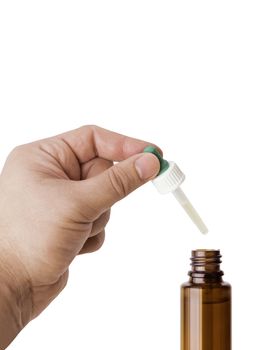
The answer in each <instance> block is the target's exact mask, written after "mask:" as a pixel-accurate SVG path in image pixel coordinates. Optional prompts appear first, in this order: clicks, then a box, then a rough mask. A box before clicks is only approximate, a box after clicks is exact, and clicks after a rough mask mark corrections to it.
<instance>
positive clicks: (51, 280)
mask: <svg viewBox="0 0 279 350" xmlns="http://www.w3.org/2000/svg"><path fill="white" fill-rule="evenodd" d="M150 144H151V143H149V142H145V141H141V140H137V139H133V138H129V137H127V136H123V135H119V134H116V133H113V132H111V131H108V130H105V129H102V128H99V127H97V126H84V127H81V128H79V129H76V130H73V131H70V132H67V133H64V134H61V135H58V136H55V137H51V138H48V139H44V140H40V141H36V142H33V143H30V144H26V145H23V146H19V147H16V148H15V149H14V150H13V151H12V152H11V153H10V155H9V157H8V158H7V161H6V163H5V166H4V168H3V171H2V173H1V176H0V252H1V253H0V348H1V349H5V348H6V347H7V346H8V345H9V344H10V343H11V342H12V340H13V339H14V338H15V337H16V335H17V334H18V333H19V332H20V331H21V330H22V329H23V328H24V327H25V325H26V324H27V323H28V322H30V321H31V320H32V319H34V318H35V317H37V316H38V315H39V314H40V313H41V312H42V311H43V310H44V309H45V308H46V307H47V306H48V305H49V303H50V302H51V301H52V300H53V299H54V298H56V297H57V295H58V294H59V293H60V292H61V291H62V290H63V288H64V287H65V286H66V283H67V280H68V275H69V266H70V264H71V263H72V261H73V260H74V258H75V257H76V256H77V255H78V254H83V253H91V252H94V251H96V250H98V249H99V248H100V247H101V246H102V244H103V242H104V238H105V226H106V224H107V222H108V220H109V216H110V208H111V207H112V206H113V204H115V203H116V202H117V201H119V200H121V199H123V198H124V197H126V196H127V195H128V194H129V193H130V192H132V191H133V190H135V189H136V188H138V187H139V186H141V185H143V184H144V183H146V182H147V181H149V180H150V179H152V178H154V177H155V176H156V175H157V174H158V172H159V167H160V166H159V161H158V160H157V158H156V157H155V156H154V155H152V154H142V151H143V149H144V148H145V147H146V146H147V145H150ZM114 161H116V162H118V163H117V164H115V165H114V163H113V162H114Z"/></svg>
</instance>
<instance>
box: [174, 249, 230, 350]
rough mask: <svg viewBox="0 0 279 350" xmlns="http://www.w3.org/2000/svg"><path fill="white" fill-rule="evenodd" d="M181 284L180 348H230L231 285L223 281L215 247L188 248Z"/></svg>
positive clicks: (197, 349) (182, 349) (183, 349)
mask: <svg viewBox="0 0 279 350" xmlns="http://www.w3.org/2000/svg"><path fill="white" fill-rule="evenodd" d="M191 260H192V264H191V265H192V270H191V271H190V272H189V275H190V279H189V282H187V283H185V284H183V285H182V286H181V350H231V286H230V285H229V284H228V283H226V282H223V278H222V276H223V272H222V271H221V270H220V264H221V255H220V251H219V250H202V249H200V250H195V251H193V252H192V258H191Z"/></svg>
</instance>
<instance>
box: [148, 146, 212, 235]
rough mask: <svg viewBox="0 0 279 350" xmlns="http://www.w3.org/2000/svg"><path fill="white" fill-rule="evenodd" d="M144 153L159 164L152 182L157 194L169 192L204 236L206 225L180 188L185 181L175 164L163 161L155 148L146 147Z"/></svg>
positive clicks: (206, 230)
mask: <svg viewBox="0 0 279 350" xmlns="http://www.w3.org/2000/svg"><path fill="white" fill-rule="evenodd" d="M144 152H145V153H152V154H154V155H155V156H156V157H157V158H158V160H159V162H160V172H159V174H158V175H157V177H156V178H155V179H154V180H153V181H152V182H153V184H154V186H155V187H156V188H157V190H158V192H159V193H161V194H166V193H170V192H171V193H172V194H173V195H174V197H175V198H176V199H177V201H178V202H179V203H180V205H181V206H182V208H183V209H184V210H185V211H186V213H187V214H188V215H189V217H190V218H191V220H192V221H193V223H194V224H195V225H196V226H197V227H198V229H199V230H200V232H201V233H203V234H206V233H207V232H208V229H207V227H206V225H205V224H204V222H203V221H202V219H201V217H200V216H199V214H198V212H197V211H196V209H195V208H194V207H193V205H192V204H191V202H190V201H189V199H188V198H187V197H186V195H185V193H184V192H183V190H182V189H181V187H180V186H181V184H182V183H183V182H184V180H185V175H184V173H183V172H182V171H181V170H180V169H179V167H178V166H177V164H176V163H174V162H171V161H167V160H165V159H164V158H163V157H162V156H161V154H160V153H159V152H158V150H157V149H156V148H155V147H153V146H148V147H146V148H145V149H144Z"/></svg>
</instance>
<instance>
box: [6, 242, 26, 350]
mask: <svg viewBox="0 0 279 350" xmlns="http://www.w3.org/2000/svg"><path fill="white" fill-rule="evenodd" d="M2 248H3V247H2V245H1V256H0V349H1V350H3V349H5V348H6V347H7V346H8V345H9V344H10V343H11V342H12V341H13V339H14V338H15V337H16V336H17V335H18V333H19V332H20V331H21V330H22V329H23V328H24V327H25V326H26V325H27V323H28V322H29V321H30V320H31V318H32V293H31V287H30V284H29V283H28V280H27V279H25V278H24V277H23V276H24V274H23V273H22V272H21V271H20V269H19V268H18V267H17V266H16V261H13V262H14V264H9V263H8V260H10V259H8V258H7V256H6V254H5V250H4V251H3V250H2Z"/></svg>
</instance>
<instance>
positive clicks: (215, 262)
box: [189, 249, 224, 284]
mask: <svg viewBox="0 0 279 350" xmlns="http://www.w3.org/2000/svg"><path fill="white" fill-rule="evenodd" d="M221 257H222V256H221V254H220V250H208V249H198V250H193V251H192V257H191V266H192V269H191V271H189V276H190V282H192V283H196V284H203V283H216V282H222V280H223V279H222V276H223V274H224V273H223V271H221V270H220V264H221Z"/></svg>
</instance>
